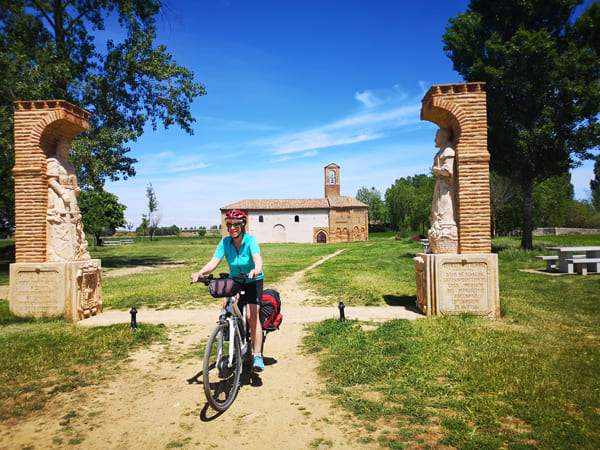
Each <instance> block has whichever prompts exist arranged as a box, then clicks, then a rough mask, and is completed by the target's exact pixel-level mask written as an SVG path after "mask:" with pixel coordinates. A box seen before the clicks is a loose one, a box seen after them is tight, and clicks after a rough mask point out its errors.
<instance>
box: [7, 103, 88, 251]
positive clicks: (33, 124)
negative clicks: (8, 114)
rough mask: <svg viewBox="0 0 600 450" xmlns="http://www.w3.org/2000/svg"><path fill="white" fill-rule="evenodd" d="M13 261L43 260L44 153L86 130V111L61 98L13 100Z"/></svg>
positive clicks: (44, 226)
mask: <svg viewBox="0 0 600 450" xmlns="http://www.w3.org/2000/svg"><path fill="white" fill-rule="evenodd" d="M14 105H15V112H14V127H15V130H14V139H15V147H14V149H15V165H14V167H13V175H14V179H15V228H16V229H15V249H16V254H15V261H16V262H17V263H31V262H36V263H37V262H46V239H47V235H46V212H47V207H48V180H47V176H46V167H47V155H48V154H50V153H52V152H53V149H54V146H55V144H56V140H57V139H59V138H61V139H64V140H66V141H67V142H69V143H70V142H71V141H72V140H73V139H74V138H75V136H77V135H78V134H80V133H82V132H84V131H87V130H89V129H90V121H89V117H90V113H89V112H87V111H85V110H84V109H81V108H79V107H77V106H75V105H72V104H70V103H68V102H66V101H64V100H37V101H18V102H14Z"/></svg>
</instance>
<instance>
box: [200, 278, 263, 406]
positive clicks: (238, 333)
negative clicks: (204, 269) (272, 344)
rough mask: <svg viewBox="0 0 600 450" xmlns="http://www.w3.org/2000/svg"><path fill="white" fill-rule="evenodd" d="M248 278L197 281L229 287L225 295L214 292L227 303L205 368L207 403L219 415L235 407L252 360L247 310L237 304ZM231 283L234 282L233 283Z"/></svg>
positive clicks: (210, 343) (208, 345)
mask: <svg viewBox="0 0 600 450" xmlns="http://www.w3.org/2000/svg"><path fill="white" fill-rule="evenodd" d="M246 278H247V276H246V275H244V274H240V276H237V277H229V274H228V273H221V274H219V278H214V277H213V275H212V274H211V275H209V276H206V277H200V278H198V281H197V282H198V283H203V284H204V285H206V286H210V285H211V283H221V284H222V285H223V286H225V285H227V289H226V290H225V291H224V292H222V294H223V295H220V293H217V294H216V295H215V293H213V292H211V295H213V296H214V297H222V298H223V297H224V298H226V302H225V308H223V309H221V312H220V314H219V320H218V321H217V326H216V328H215V329H214V330H213V331H212V333H211V334H210V337H209V338H208V342H207V343H206V349H205V351H204V361H203V367H202V379H203V384H204V394H205V395H206V400H207V401H208V403H209V404H210V405H211V406H212V407H213V408H214V409H215V410H217V411H219V412H222V411H225V410H226V409H227V408H229V407H230V406H231V405H232V404H233V401H234V400H235V398H236V396H237V393H238V390H239V387H240V384H239V383H240V375H241V373H242V364H243V363H244V362H246V361H248V360H251V358H252V342H251V338H250V329H249V325H248V322H247V320H246V308H243V311H240V309H239V308H238V305H237V301H238V299H239V296H240V293H243V291H241V286H242V285H241V284H240V281H243V280H245V279H246ZM230 280H233V283H232V282H231V281H230ZM192 283H193V282H192ZM213 286H214V285H213ZM236 286H237V287H236Z"/></svg>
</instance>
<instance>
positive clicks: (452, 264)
mask: <svg viewBox="0 0 600 450" xmlns="http://www.w3.org/2000/svg"><path fill="white" fill-rule="evenodd" d="M497 260H498V259H497V255H495V254H484V255H436V258H435V273H436V307H437V312H438V314H461V313H470V314H475V315H478V316H485V317H498V315H499V301H498V276H497V272H498V271H497V267H498V263H497Z"/></svg>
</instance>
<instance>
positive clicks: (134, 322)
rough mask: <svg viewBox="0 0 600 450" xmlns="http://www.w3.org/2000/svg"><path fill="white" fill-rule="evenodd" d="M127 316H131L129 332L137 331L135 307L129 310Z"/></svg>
mask: <svg viewBox="0 0 600 450" xmlns="http://www.w3.org/2000/svg"><path fill="white" fill-rule="evenodd" d="M129 314H131V331H137V319H136V317H135V316H136V315H137V309H135V306H134V307H133V308H131V311H129Z"/></svg>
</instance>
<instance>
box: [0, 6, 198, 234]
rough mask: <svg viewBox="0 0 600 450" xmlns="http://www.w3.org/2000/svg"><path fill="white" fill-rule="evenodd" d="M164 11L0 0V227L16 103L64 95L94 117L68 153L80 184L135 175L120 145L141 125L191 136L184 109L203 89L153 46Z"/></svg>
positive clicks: (7, 197)
mask: <svg viewBox="0 0 600 450" xmlns="http://www.w3.org/2000/svg"><path fill="white" fill-rule="evenodd" d="M162 7H163V1H161V0H52V1H50V0H0V155H2V160H1V161H0V163H1V164H0V176H2V180H3V183H2V184H1V185H0V226H2V225H3V224H4V226H5V227H6V226H10V225H11V224H12V222H13V220H14V219H13V217H12V216H13V209H14V207H13V206H12V205H13V183H12V173H11V172H10V170H11V169H12V166H13V161H14V159H13V157H14V154H13V138H12V130H13V125H12V124H13V116H12V102H13V101H15V100H38V99H63V100H67V101H69V102H72V103H74V104H76V105H77V106H80V107H82V108H84V109H86V110H88V111H89V112H91V121H92V129H91V131H89V132H87V133H84V134H82V135H81V136H79V137H78V138H77V139H76V140H75V142H74V143H73V151H72V160H73V163H74V165H75V167H76V169H77V170H78V181H79V185H80V186H82V187H83V188H88V187H93V188H95V189H101V188H102V186H103V184H104V181H105V180H106V179H107V178H108V179H111V180H117V179H119V178H121V177H123V178H127V177H129V176H133V175H135V168H134V164H135V163H136V160H135V159H133V158H131V157H129V156H128V155H127V154H128V152H129V151H130V149H129V148H128V147H127V145H128V143H130V142H132V141H135V140H136V139H137V138H138V137H139V136H141V134H142V133H143V131H144V130H145V129H146V128H147V125H151V126H152V128H153V129H156V128H157V127H158V125H159V124H162V125H163V126H164V127H169V126H171V125H173V124H175V125H177V126H179V127H181V128H182V129H183V130H185V131H186V132H188V133H190V134H192V128H191V125H192V123H193V121H194V119H193V117H192V115H191V112H190V106H191V103H192V101H193V100H194V98H196V97H198V96H201V95H204V94H205V91H204V87H203V86H202V85H200V84H198V83H196V82H195V81H194V75H193V73H192V72H190V71H189V70H187V69H185V68H184V67H181V66H179V65H177V63H176V62H175V61H174V60H173V58H172V56H171V55H170V54H169V53H168V52H167V49H166V47H165V46H163V45H156V44H155V42H154V40H155V38H156V22H155V20H156V17H157V16H158V14H160V12H161V10H162ZM107 18H110V19H116V20H111V23H118V24H119V26H120V27H121V29H122V31H123V34H124V37H123V39H122V41H121V42H117V41H116V39H115V38H114V36H115V35H116V34H115V33H107V32H106V30H105V20H106V19H107ZM96 43H98V44H96ZM101 46H102V48H100V47H101Z"/></svg>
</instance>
